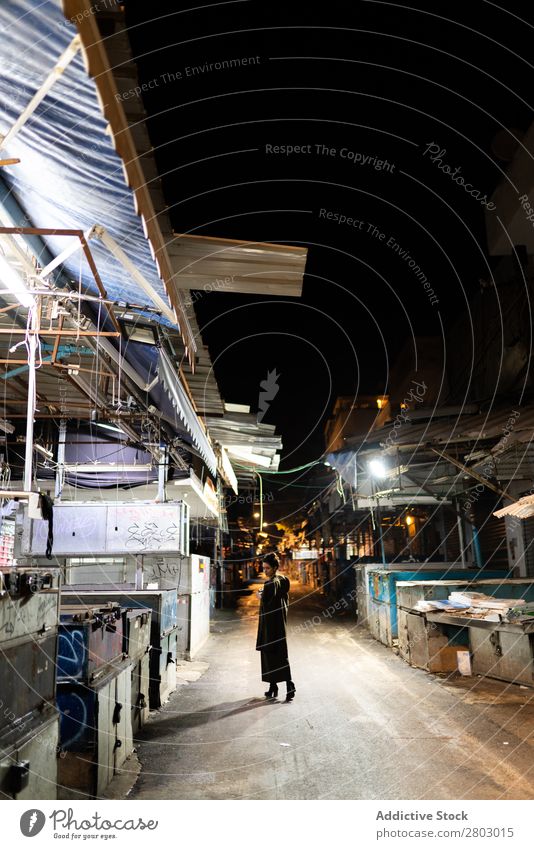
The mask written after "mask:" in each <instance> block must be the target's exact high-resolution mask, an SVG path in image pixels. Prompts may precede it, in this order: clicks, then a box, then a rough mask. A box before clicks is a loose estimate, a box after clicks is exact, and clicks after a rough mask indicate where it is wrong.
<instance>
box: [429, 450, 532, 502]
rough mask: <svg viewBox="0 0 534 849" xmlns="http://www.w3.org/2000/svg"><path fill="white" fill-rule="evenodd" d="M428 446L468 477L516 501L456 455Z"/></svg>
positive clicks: (503, 496) (502, 496)
mask: <svg viewBox="0 0 534 849" xmlns="http://www.w3.org/2000/svg"><path fill="white" fill-rule="evenodd" d="M429 447H430V450H431V451H433V452H434V454H437V455H438V457H443V459H444V460H447V462H448V463H451V464H452V465H453V466H456V468H457V469H461V470H462V472H465V474H466V475H469V476H470V477H472V478H474V479H475V480H476V481H478V482H479V483H482V484H484V486H486V487H487V488H488V489H491V490H493V492H496V493H497V495H500V496H501V498H508V500H509V501H513V502H514V503H515V502H516V501H517V499H516V498H514V497H513V496H512V495H509V494H508V493H507V492H506V490H505V489H501V488H500V486H495V484H493V483H492V482H491V481H489V480H488V479H487V478H485V477H483V476H482V475H479V474H478V472H475V471H473V469H470V468H469V466H466V465H464V463H461V462H460V460H457V459H456V457H452V456H451V455H450V454H447V453H446V452H445V451H440V450H439V449H438V448H433V447H432V446H429Z"/></svg>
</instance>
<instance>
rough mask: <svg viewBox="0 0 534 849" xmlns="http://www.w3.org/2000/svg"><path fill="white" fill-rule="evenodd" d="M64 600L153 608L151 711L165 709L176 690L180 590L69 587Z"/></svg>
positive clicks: (132, 607) (64, 594)
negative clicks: (164, 704)
mask: <svg viewBox="0 0 534 849" xmlns="http://www.w3.org/2000/svg"><path fill="white" fill-rule="evenodd" d="M63 599H64V600H65V601H68V603H69V604H70V603H72V600H73V599H78V600H80V601H82V602H83V603H87V604H105V603H108V602H115V603H117V604H120V605H121V606H122V607H127V608H130V609H134V608H149V609H150V610H151V611H152V620H151V633H150V642H151V649H150V686H149V704H150V708H151V710H156V709H157V708H159V707H161V705H162V704H163V702H165V701H166V700H167V699H168V697H169V695H170V694H171V693H172V692H173V690H175V689H176V657H177V637H178V616H177V607H178V596H177V592H176V590H132V589H129V588H127V589H119V588H116V589H114V590H109V591H103V590H102V587H99V586H98V585H96V586H94V587H93V589H91V590H89V589H85V588H84V589H83V590H81V589H76V588H74V587H69V588H68V590H66V591H65V592H64V593H63Z"/></svg>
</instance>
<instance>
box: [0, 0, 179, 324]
mask: <svg viewBox="0 0 534 849" xmlns="http://www.w3.org/2000/svg"><path fill="white" fill-rule="evenodd" d="M0 29H1V33H2V38H1V40H0V133H1V134H2V135H5V134H6V133H7V132H8V130H9V129H10V128H11V127H12V126H13V124H14V123H15V121H16V120H17V118H18V117H19V115H20V114H21V112H22V111H23V109H24V108H25V106H27V104H28V103H29V102H30V100H31V98H32V97H33V95H34V94H35V92H36V91H37V90H38V89H39V88H40V86H41V84H42V83H43V81H44V80H45V79H46V77H47V76H48V74H49V73H50V71H51V70H52V69H53V67H54V65H55V64H56V62H57V60H58V58H59V56H60V55H61V54H62V53H63V51H64V50H65V49H66V47H67V46H68V45H69V44H70V42H71V41H72V39H73V38H74V36H75V35H76V27H75V26H74V25H73V24H72V23H70V22H69V21H67V20H66V19H65V18H64V16H63V13H62V10H61V5H60V2H59V0H45V2H41V3H33V2H30V0H3V2H2V3H1V4H0ZM2 154H3V156H4V157H6V156H9V157H16V158H19V159H20V164H18V165H14V166H9V167H5V168H3V169H2V176H4V178H5V179H6V180H7V182H8V184H9V187H10V188H11V190H12V191H13V192H14V194H15V195H16V197H17V199H18V200H19V202H20V204H21V205H22V206H23V208H24V209H25V211H26V213H27V215H28V217H29V219H30V221H29V222H28V225H33V226H36V227H43V228H45V227H46V228H62V229H76V230H88V229H89V228H90V227H91V226H92V225H93V224H101V225H102V226H103V227H105V228H106V230H107V231H108V232H109V233H110V235H111V236H112V237H113V238H114V239H115V240H116V241H117V242H118V243H119V245H120V246H121V247H122V249H123V250H124V251H125V252H126V254H127V255H128V257H129V258H130V260H131V261H132V262H133V263H134V265H135V266H136V267H137V268H138V269H139V271H140V272H141V273H142V274H143V276H144V277H145V278H146V279H147V280H148V282H149V283H150V284H151V286H152V287H153V288H154V289H155V290H156V292H158V294H159V295H160V296H161V297H162V298H163V299H164V300H165V302H166V303H168V298H167V296H166V294H165V290H164V287H163V284H162V282H161V280H160V279H159V277H158V274H157V270H156V265H155V263H154V261H153V259H152V257H151V254H150V249H149V245H148V242H147V240H146V238H145V236H144V233H143V228H142V224H141V219H140V218H139V217H138V216H137V215H136V213H135V207H134V199H133V193H132V191H131V190H130V189H129V188H128V186H127V185H126V183H125V179H124V174H123V165H122V160H121V159H120V157H119V156H118V154H117V153H116V152H115V150H114V148H113V145H112V141H111V136H110V135H109V133H106V121H105V120H104V118H103V117H102V114H101V110H100V106H99V103H98V99H97V93H96V86H95V83H94V80H93V79H92V78H91V77H89V76H88V75H87V72H86V70H85V66H84V63H83V58H82V54H81V51H79V52H78V53H77V55H76V56H75V57H74V59H73V60H72V61H71V63H70V64H69V65H68V67H67V69H66V70H65V72H64V73H63V74H62V75H61V76H60V78H59V79H58V80H57V81H56V82H55V83H54V85H53V87H52V88H51V90H50V91H49V93H48V94H47V95H46V97H45V99H44V100H43V101H42V102H41V104H40V105H39V106H38V107H37V109H36V111H35V112H34V113H33V114H32V115H31V117H30V118H29V119H28V121H27V122H26V124H24V126H23V127H22V129H21V130H20V131H19V133H18V134H17V135H16V136H15V137H14V138H13V139H12V140H11V141H10V142H9V144H8V147H7V148H4V149H3V150H2ZM68 239H69V237H65V236H63V237H62V236H56V237H53V236H47V237H45V241H46V244H47V246H48V247H49V248H50V250H51V251H52V253H53V254H54V256H56V255H57V254H59V253H60V252H61V251H62V250H64V249H65V248H66V247H67V245H68ZM90 247H91V251H92V253H93V255H94V257H95V260H96V265H97V268H98V270H99V272H100V276H101V277H102V280H103V281H104V284H105V287H106V290H107V292H108V294H109V296H110V297H112V298H114V299H116V300H125V301H130V302H132V303H140V304H147V296H146V295H145V294H144V293H143V291H142V290H141V289H140V288H139V287H138V286H137V284H136V283H135V282H134V281H133V280H132V279H131V278H129V277H128V275H127V274H126V272H125V270H124V268H123V267H122V266H121V265H120V264H119V263H118V262H117V261H116V260H115V259H114V258H113V257H112V256H111V254H109V253H108V251H106V249H105V248H104V247H103V246H102V245H100V244H99V243H98V242H97V241H93V240H92V241H91V243H90ZM80 255H81V254H80V252H78V253H76V254H74V256H73V257H72V258H71V259H69V260H67V262H66V264H65V265H66V268H67V271H68V272H69V274H70V275H71V277H72V278H73V279H74V280H75V281H78V279H79V275H80V274H81V276H82V280H83V284H84V285H87V286H89V287H90V288H91V289H92V290H93V291H96V287H95V283H94V278H93V276H92V274H91V271H90V269H89V266H88V265H87V263H86V262H85V260H83V262H81V261H80ZM157 320H159V321H161V322H162V323H168V322H166V321H165V319H159V318H158V319H157Z"/></svg>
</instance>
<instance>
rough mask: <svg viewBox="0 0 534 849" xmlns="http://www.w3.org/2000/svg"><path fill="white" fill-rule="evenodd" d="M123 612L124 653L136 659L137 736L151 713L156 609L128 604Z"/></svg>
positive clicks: (134, 724) (133, 716)
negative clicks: (130, 606) (152, 659)
mask: <svg viewBox="0 0 534 849" xmlns="http://www.w3.org/2000/svg"><path fill="white" fill-rule="evenodd" d="M122 615H123V631H124V654H125V655H127V656H128V657H129V658H130V660H131V663H132V666H131V692H130V698H129V704H130V711H131V724H132V734H133V735H134V736H135V734H136V733H137V732H138V731H139V730H140V729H141V728H142V727H143V725H144V724H145V722H146V721H147V719H148V713H149V689H150V651H151V645H150V630H151V623H152V611H151V610H149V609H148V608H142V607H140V608H127V609H124V610H123V614H122ZM132 745H133V744H132Z"/></svg>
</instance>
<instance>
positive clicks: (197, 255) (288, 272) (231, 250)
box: [168, 234, 307, 298]
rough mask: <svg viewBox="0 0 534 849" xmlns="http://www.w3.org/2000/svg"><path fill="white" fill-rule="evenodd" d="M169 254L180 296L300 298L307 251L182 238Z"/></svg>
mask: <svg viewBox="0 0 534 849" xmlns="http://www.w3.org/2000/svg"><path fill="white" fill-rule="evenodd" d="M168 250H169V255H170V257H171V260H172V265H173V271H174V275H173V278H172V285H173V286H174V287H175V288H176V289H177V290H183V289H186V290H187V289H203V290H204V291H209V292H241V293H244V294H250V295H275V296H282V297H292V298H300V296H301V295H302V281H303V277H304V270H305V268H306V256H307V248H304V247H295V246H292V245H272V244H269V243H267V242H245V241H237V240H235V239H219V238H214V237H212V236H196V235H190V234H180V235H176V236H175V238H174V239H173V241H172V242H171V243H170V244H169V246H168Z"/></svg>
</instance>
